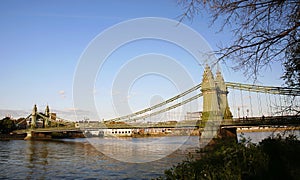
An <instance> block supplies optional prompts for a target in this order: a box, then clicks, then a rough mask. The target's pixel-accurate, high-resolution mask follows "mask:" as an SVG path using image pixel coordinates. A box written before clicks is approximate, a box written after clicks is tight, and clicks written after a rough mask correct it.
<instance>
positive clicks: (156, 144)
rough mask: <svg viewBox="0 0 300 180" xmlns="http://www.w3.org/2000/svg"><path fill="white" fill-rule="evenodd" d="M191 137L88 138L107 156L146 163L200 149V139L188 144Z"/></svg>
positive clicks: (124, 160)
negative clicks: (179, 151)
mask: <svg viewBox="0 0 300 180" xmlns="http://www.w3.org/2000/svg"><path fill="white" fill-rule="evenodd" d="M188 139H189V136H175V137H172V138H170V137H155V138H154V137H152V138H130V137H128V138H116V137H114V138H88V141H89V142H90V143H91V144H92V145H93V146H94V147H95V148H96V149H97V150H99V151H101V152H102V153H104V154H105V155H107V156H109V157H111V158H114V159H116V160H119V161H123V162H130V163H145V162H151V161H156V160H159V159H161V158H164V157H166V156H168V155H170V154H171V153H173V152H174V151H176V150H178V149H180V148H181V149H186V148H188V146H189V147H195V148H196V147H198V145H199V142H196V140H197V139H199V138H194V139H195V142H194V143H193V144H188V143H187V142H188Z"/></svg>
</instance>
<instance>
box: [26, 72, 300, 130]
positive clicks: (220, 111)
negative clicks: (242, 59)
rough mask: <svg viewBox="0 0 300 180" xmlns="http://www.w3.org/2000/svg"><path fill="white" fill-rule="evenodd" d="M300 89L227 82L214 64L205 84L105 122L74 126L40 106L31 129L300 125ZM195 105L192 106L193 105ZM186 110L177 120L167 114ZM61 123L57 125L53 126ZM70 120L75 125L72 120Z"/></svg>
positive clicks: (83, 122)
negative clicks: (191, 108) (196, 104)
mask: <svg viewBox="0 0 300 180" xmlns="http://www.w3.org/2000/svg"><path fill="white" fill-rule="evenodd" d="M299 97H300V89H296V88H288V87H273V86H262V85H253V84H241V83H235V82H225V81H224V79H223V76H222V74H221V72H220V71H217V72H216V74H215V75H214V74H213V73H212V71H211V69H210V67H209V66H206V67H205V69H204V73H203V77H202V82H201V83H199V84H197V85H196V86H194V87H192V88H190V89H188V90H186V91H184V92H182V93H180V94H178V95H176V96H174V97H171V98H169V99H167V100H165V101H163V102H160V103H158V104H155V105H153V106H151V107H147V108H144V109H142V110H139V111H136V112H134V113H130V114H127V115H123V116H119V117H116V118H111V119H106V120H104V121H102V122H100V121H99V122H94V123H92V122H91V123H86V122H85V121H81V123H79V125H78V126H77V127H76V128H75V129H74V128H71V129H68V128H67V127H68V126H66V123H68V121H65V120H63V119H61V121H60V122H61V123H60V124H59V123H58V122H57V121H54V120H52V119H51V115H50V113H49V108H48V109H47V108H46V111H45V113H44V114H41V113H37V110H36V106H35V107H34V108H33V112H32V114H31V115H29V116H28V117H27V118H26V119H29V118H30V129H31V132H46V131H47V132H51V131H58V128H57V127H59V126H60V125H61V126H62V127H61V130H60V131H75V130H76V129H78V128H79V129H81V130H83V131H92V130H94V131H95V130H100V129H110V130H109V131H101V132H102V134H107V133H110V134H117V133H122V132H123V133H125V132H126V133H125V134H128V133H132V132H134V129H147V128H157V129H161V130H162V131H166V129H165V128H183V129H184V128H198V129H200V130H201V129H202V130H203V129H205V126H207V125H208V124H214V126H218V128H221V129H222V128H225V129H226V128H227V129H230V128H231V129H233V131H236V128H238V127H251V126H300V123H299V122H300V118H299V115H300V101H299ZM195 101H198V102H199V101H202V111H201V110H199V109H200V108H201V107H198V108H199V109H198V110H197V112H188V108H187V107H188V106H189V104H190V103H191V102H195ZM190 106H191V105H190ZM175 110H178V111H180V112H181V113H180V115H179V116H174V117H173V118H172V119H170V117H167V113H170V112H172V111H173V112H175ZM38 117H40V118H41V119H43V125H42V126H41V127H42V128H45V129H44V130H42V128H37V118H38ZM51 122H52V123H53V122H55V123H56V126H55V127H53V126H51V125H50V124H51ZM69 124H70V123H69ZM233 133H234V132H233Z"/></svg>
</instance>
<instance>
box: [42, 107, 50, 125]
mask: <svg viewBox="0 0 300 180" xmlns="http://www.w3.org/2000/svg"><path fill="white" fill-rule="evenodd" d="M45 116H46V118H45V119H44V124H43V125H44V127H45V128H46V127H48V126H49V118H50V109H49V106H48V105H47V106H46V109H45Z"/></svg>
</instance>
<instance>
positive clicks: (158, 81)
mask: <svg viewBox="0 0 300 180" xmlns="http://www.w3.org/2000/svg"><path fill="white" fill-rule="evenodd" d="M182 13H183V10H182V7H181V6H179V5H178V4H177V1H175V0H165V1H146V0H128V1H123V0H114V1H105V0H53V1H46V0H27V1H19V0H2V1H0V24H1V25H0V27H1V28H0V52H1V53H0V67H1V71H0V80H1V88H0V110H10V111H9V112H10V113H11V112H12V111H11V110H16V111H17V110H18V111H22V112H24V113H27V112H28V113H30V111H31V109H32V107H33V105H34V104H37V106H38V108H39V110H40V111H43V110H44V108H45V106H46V105H47V104H48V105H49V106H50V108H51V109H53V110H56V111H59V112H61V113H62V114H63V113H64V112H65V114H67V115H66V116H67V117H68V118H73V116H70V113H71V114H72V112H73V110H74V108H76V107H74V97H73V91H74V86H73V83H74V77H75V75H76V70H77V69H78V65H80V62H81V58H82V56H83V54H84V52H85V50H86V49H87V48H88V46H89V45H90V43H91V42H92V41H93V40H95V39H96V38H97V37H99V34H100V35H101V33H103V32H106V31H107V30H109V29H110V28H112V27H114V26H116V25H118V24H120V23H123V22H126V21H129V20H133V19H136V18H145V17H156V18H167V19H170V20H177V21H178V20H179V16H180V15H181V14H182ZM182 23H183V24H185V25H186V26H188V27H190V28H191V29H193V30H194V31H195V32H197V33H199V34H200V35H201V36H202V37H203V38H204V39H205V41H206V42H207V43H208V44H209V46H210V47H211V48H212V49H213V50H217V46H218V45H220V44H228V43H230V40H231V39H232V36H231V34H230V30H229V29H225V30H224V31H223V32H220V33H216V32H217V30H216V29H217V28H216V27H214V26H213V27H210V26H209V17H208V15H206V14H205V13H202V14H200V15H198V16H196V17H195V18H194V19H193V20H184V21H183V22H182ZM125 35H126V34H125ZM183 38H185V39H186V41H193V39H188V37H183ZM111 41H114V38H112V39H111ZM153 57H157V59H159V58H162V60H161V61H164V60H169V61H170V62H177V63H178V64H177V65H179V66H180V67H184V70H185V72H187V74H188V75H189V76H190V77H191V79H192V81H193V83H194V84H197V83H200V82H201V79H202V74H203V65H199V64H197V62H196V61H194V60H193V57H191V55H190V54H189V53H187V52H186V51H184V50H182V48H180V47H178V46H176V45H174V44H172V43H170V42H166V41H162V40H153V39H143V40H137V41H135V42H130V43H127V44H124V45H122V46H120V47H119V48H118V49H116V50H115V51H114V52H113V53H111V54H110V55H109V57H107V60H106V61H105V63H104V64H102V67H101V68H99V70H98V73H97V77H96V79H95V80H94V84H93V86H94V89H93V94H94V100H95V104H96V107H97V111H98V113H100V115H99V116H100V117H99V118H101V119H102V118H108V117H113V116H114V115H120V114H118V113H116V114H114V111H115V110H116V108H117V107H111V108H107V107H106V106H113V104H114V103H122V99H117V100H115V99H116V98H114V96H115V95H116V94H118V93H120V92H116V91H115V89H113V88H114V85H115V84H114V82H117V81H116V79H117V80H118V78H119V79H121V80H122V78H120V77H121V75H120V73H121V72H122V69H123V70H124V69H126V67H127V66H126V65H132V67H135V68H134V69H139V68H140V67H139V65H136V64H134V63H137V62H141V61H145V62H146V61H153V62H154V60H152V59H151V58H153ZM174 59H175V60H174ZM155 62H156V61H155ZM228 64H229V65H230V63H228ZM158 66H159V65H158ZM174 66H176V65H174ZM132 67H131V68H132ZM144 68H146V67H144ZM167 69H168V70H173V69H172V67H171V66H170V67H169V68H167ZM221 69H222V73H223V75H224V78H225V81H234V82H241V83H252V81H251V80H248V78H247V77H245V76H243V74H242V72H234V71H233V70H231V69H230V68H229V67H227V66H224V65H221ZM129 70H130V71H131V70H132V69H129ZM88 71H89V70H88V69H87V72H88ZM176 72H177V70H176V69H174V74H176ZM281 74H282V68H281V66H280V65H279V64H273V65H272V69H270V68H269V69H267V70H266V71H265V72H264V73H262V74H261V76H260V77H259V81H260V84H264V85H273V86H281V85H282V84H283V82H282V81H281V80H280V76H281ZM134 78H135V79H134V81H133V82H134V83H133V84H131V85H130V87H129V90H128V91H126V92H127V94H126V96H125V97H127V99H126V100H127V101H126V102H128V104H129V106H130V108H131V110H132V111H135V110H139V109H142V108H145V107H147V106H148V105H151V104H152V105H153V104H155V103H156V101H157V102H159V101H162V100H163V99H167V98H169V97H172V96H174V95H176V94H178V93H180V92H182V90H183V89H184V88H178V86H179V85H178V84H181V83H183V84H184V83H185V81H183V82H177V81H170V80H168V77H167V76H165V77H164V75H163V74H162V73H160V74H155V73H152V74H151V73H150V74H144V75H143V76H142V75H138V76H137V77H134ZM117 85H118V84H117ZM117 85H116V86H117ZM185 88H186V89H188V88H190V87H185ZM129 99H130V101H129ZM112 101H113V103H111V102H112ZM108 102H109V103H108ZM107 104H110V105H107ZM111 104H112V105H111ZM116 106H118V105H116ZM87 111H88V109H82V111H81V112H82V113H85V112H87ZM3 112H5V111H3ZM28 113H27V114H28ZM1 116H3V114H1Z"/></svg>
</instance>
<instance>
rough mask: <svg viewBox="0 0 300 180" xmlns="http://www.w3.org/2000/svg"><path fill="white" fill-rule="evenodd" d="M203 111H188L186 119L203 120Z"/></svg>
mask: <svg viewBox="0 0 300 180" xmlns="http://www.w3.org/2000/svg"><path fill="white" fill-rule="evenodd" d="M201 117H202V112H201V111H197V112H187V113H186V115H185V117H184V120H190V121H198V120H201V119H202V118H201Z"/></svg>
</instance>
